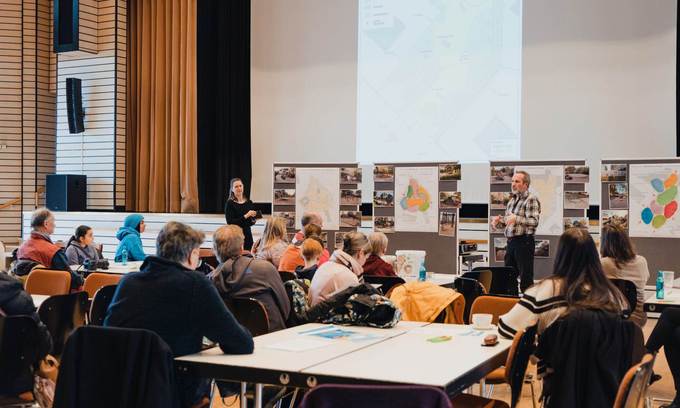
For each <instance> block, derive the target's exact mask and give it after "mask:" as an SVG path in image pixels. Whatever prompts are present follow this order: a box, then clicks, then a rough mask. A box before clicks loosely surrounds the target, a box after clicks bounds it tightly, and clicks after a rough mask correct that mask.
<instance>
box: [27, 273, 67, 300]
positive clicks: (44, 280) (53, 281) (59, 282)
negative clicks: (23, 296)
mask: <svg viewBox="0 0 680 408" xmlns="http://www.w3.org/2000/svg"><path fill="white" fill-rule="evenodd" d="M70 290H71V274H70V273H68V272H66V271H57V270H52V269H34V270H32V271H31V273H29V274H28V278H27V279H26V292H28V293H29V294H31V295H47V296H54V295H66V294H67V293H69V291H70Z"/></svg>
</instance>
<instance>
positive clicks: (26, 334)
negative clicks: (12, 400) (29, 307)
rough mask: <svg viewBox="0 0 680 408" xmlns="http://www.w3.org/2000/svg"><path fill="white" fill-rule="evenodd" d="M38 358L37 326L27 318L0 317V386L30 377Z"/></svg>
mask: <svg viewBox="0 0 680 408" xmlns="http://www.w3.org/2000/svg"><path fill="white" fill-rule="evenodd" d="M37 358H38V325H37V323H36V322H35V320H33V319H31V318H30V317H29V316H11V317H4V316H0V384H11V383H12V382H13V381H15V380H16V379H17V378H25V377H26V376H29V377H30V378H32V377H31V372H32V369H31V366H32V365H33V363H35V360H36V359H37Z"/></svg>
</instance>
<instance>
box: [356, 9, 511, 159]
mask: <svg viewBox="0 0 680 408" xmlns="http://www.w3.org/2000/svg"><path fill="white" fill-rule="evenodd" d="M521 21H522V1H521V0H427V1H426V0H422V1H413V0H360V1H359V25H358V29H359V34H358V41H359V44H358V64H357V65H358V72H357V74H358V78H357V81H358V89H357V160H359V161H360V162H379V161H395V160H396V161H417V160H465V161H481V160H490V159H518V158H519V155H520V136H519V135H520V119H521V118H520V105H521V102H520V101H521V99H520V98H521V94H520V93H521V76H522V75H521V55H522V54H521V53H522V48H521V45H522V25H521Z"/></svg>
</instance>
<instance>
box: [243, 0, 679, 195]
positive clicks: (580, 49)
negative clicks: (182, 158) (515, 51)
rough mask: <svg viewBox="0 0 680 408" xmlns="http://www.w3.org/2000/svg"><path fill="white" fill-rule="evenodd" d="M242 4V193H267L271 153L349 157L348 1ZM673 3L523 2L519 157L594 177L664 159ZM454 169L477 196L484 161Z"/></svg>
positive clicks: (482, 187) (353, 35)
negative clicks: (570, 163)
mask: <svg viewBox="0 0 680 408" xmlns="http://www.w3.org/2000/svg"><path fill="white" fill-rule="evenodd" d="M252 7H253V9H252V68H251V73H252V78H251V81H252V143H253V154H252V156H253V185H252V193H251V196H252V198H253V199H254V200H256V201H267V202H268V201H271V178H272V175H271V165H272V163H273V162H274V161H354V160H355V145H356V141H355V134H356V129H355V125H356V112H355V111H356V55H357V48H356V47H357V20H358V17H357V2H356V1H352V0H324V1H318V0H254V1H253V6H252ZM676 7H677V5H676V1H675V0H645V1H640V0H550V1H546V0H524V17H523V25H524V28H523V45H524V49H523V62H522V65H523V68H522V69H523V75H522V81H523V88H522V155H523V157H522V158H524V159H542V160H547V159H583V158H586V159H588V160H589V162H590V164H591V166H594V167H595V168H593V169H592V171H591V179H593V180H597V179H598V178H599V165H598V164H597V163H598V160H599V159H600V158H602V157H652V156H655V157H664V156H674V155H675V49H676V44H675V36H676V15H677V11H676ZM463 177H464V180H463V181H462V182H461V190H462V191H463V200H464V202H487V200H488V197H487V192H488V185H487V183H486V166H485V165H484V164H469V165H464V167H463ZM368 180H369V178H366V179H365V183H364V186H363V190H364V201H370V197H371V195H370V194H371V192H370V189H369V187H372V184H371V183H367V182H366V181H368ZM590 191H591V202H593V203H598V202H599V197H598V196H599V189H598V188H590Z"/></svg>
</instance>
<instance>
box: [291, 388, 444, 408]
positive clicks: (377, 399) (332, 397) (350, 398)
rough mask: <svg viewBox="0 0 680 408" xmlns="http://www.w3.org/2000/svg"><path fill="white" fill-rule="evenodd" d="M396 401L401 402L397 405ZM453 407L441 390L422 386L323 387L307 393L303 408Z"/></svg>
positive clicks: (301, 405) (302, 404)
mask: <svg viewBox="0 0 680 408" xmlns="http://www.w3.org/2000/svg"><path fill="white" fill-rule="evenodd" d="M395 401H398V402H397V403H395ZM395 406H401V407H422V408H450V407H451V401H450V400H449V398H448V396H447V395H446V394H445V393H444V392H443V391H442V390H440V389H438V388H433V387H425V386H419V385H404V386H402V385H334V384H323V385H319V386H318V387H314V388H312V389H311V390H310V391H309V392H307V393H306V394H305V397H304V399H303V400H302V403H301V404H300V408H336V407H337V408H345V407H352V408H392V407H395Z"/></svg>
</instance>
